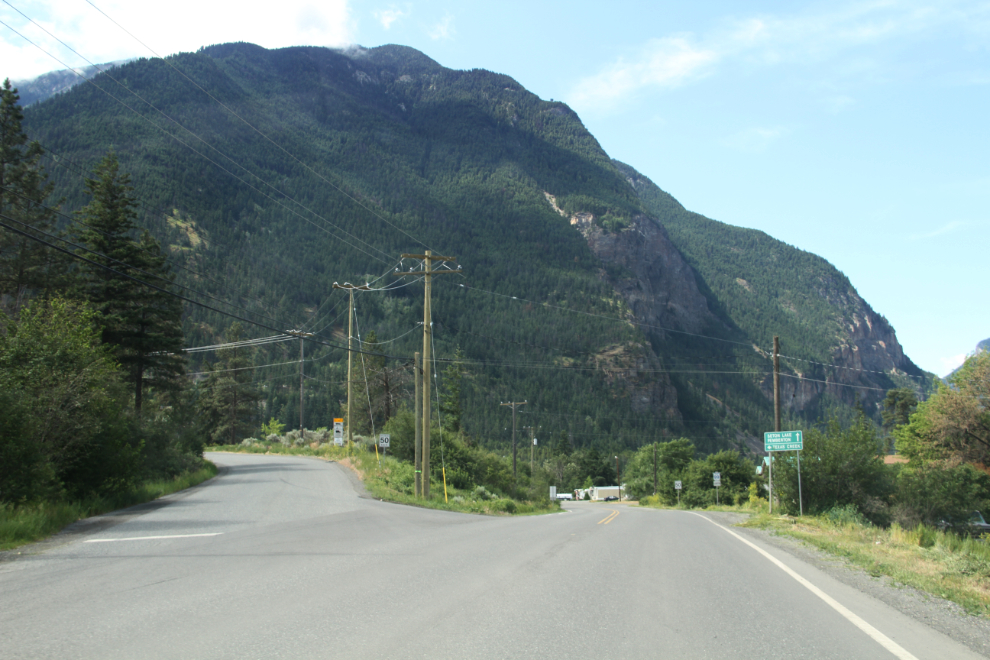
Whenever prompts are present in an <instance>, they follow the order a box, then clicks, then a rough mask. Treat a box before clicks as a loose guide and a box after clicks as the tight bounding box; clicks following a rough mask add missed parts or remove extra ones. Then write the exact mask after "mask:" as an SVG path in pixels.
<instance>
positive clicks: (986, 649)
mask: <svg viewBox="0 0 990 660" xmlns="http://www.w3.org/2000/svg"><path fill="white" fill-rule="evenodd" d="M704 515H706V516H708V517H709V518H711V519H712V520H714V521H716V522H718V523H721V524H723V525H726V526H727V527H732V528H733V530H734V531H735V532H736V533H738V534H741V535H743V536H749V537H753V538H756V539H759V540H761V541H763V542H764V543H766V544H768V545H772V546H774V547H776V548H780V549H781V550H784V551H785V552H788V553H790V554H791V555H794V556H795V557H797V558H798V559H800V560H802V561H805V562H807V563H808V564H811V565H812V566H814V567H815V568H817V569H818V570H820V571H822V572H824V573H827V574H828V575H829V576H830V577H832V578H834V579H835V580H838V581H839V582H842V583H844V584H846V585H848V586H850V587H853V588H854V589H858V590H859V591H861V592H863V593H865V594H867V595H869V596H871V597H873V598H876V599H877V600H879V601H881V602H883V603H884V604H886V605H888V606H889V607H892V608H894V609H896V610H898V611H899V612H901V613H902V614H904V615H906V616H909V617H911V618H913V619H915V620H916V621H919V622H921V623H924V624H925V625H927V626H929V627H930V628H933V629H934V630H937V631H939V632H941V633H942V634H944V635H946V636H947V637H950V638H952V639H954V640H955V641H957V642H959V643H960V644H963V645H965V646H967V647H969V648H970V649H971V650H972V651H973V652H974V653H979V654H980V655H982V656H984V657H987V658H990V619H985V618H983V617H979V616H974V615H971V614H969V613H967V612H966V611H965V610H964V609H963V608H962V607H960V606H959V605H956V604H955V603H953V602H950V601H947V600H944V599H942V598H938V597H937V596H933V595H931V594H927V593H925V592H923V591H919V590H917V589H915V588H913V587H908V586H904V585H901V584H898V583H897V582H895V581H893V580H892V579H890V578H889V577H886V576H881V577H873V576H871V575H869V574H868V573H866V572H865V571H863V570H861V569H859V568H858V567H856V566H853V565H851V564H850V563H849V562H847V561H846V560H844V559H843V558H841V557H836V556H834V555H830V554H828V553H826V552H824V551H822V550H820V549H818V548H815V547H813V546H810V545H808V544H806V543H805V542H803V541H800V540H798V539H795V538H792V537H790V536H784V535H779V534H775V533H774V532H772V531H769V530H763V529H755V528H752V527H736V526H735V525H737V524H738V523H741V522H743V521H745V520H746V519H747V518H748V517H749V516H748V515H747V514H742V513H731V512H722V511H706V512H705V513H704Z"/></svg>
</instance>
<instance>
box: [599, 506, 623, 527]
mask: <svg viewBox="0 0 990 660" xmlns="http://www.w3.org/2000/svg"><path fill="white" fill-rule="evenodd" d="M609 511H611V512H612V513H610V514H608V515H607V516H605V517H604V518H602V519H601V520H599V521H598V523H597V524H599V525H601V524H602V523H604V524H606V525H607V524H609V523H610V522H612V521H613V520H615V517H616V516H617V515H619V511H618V509H609Z"/></svg>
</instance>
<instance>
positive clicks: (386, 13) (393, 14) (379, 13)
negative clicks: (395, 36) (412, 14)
mask: <svg viewBox="0 0 990 660" xmlns="http://www.w3.org/2000/svg"><path fill="white" fill-rule="evenodd" d="M408 15H409V12H408V11H402V10H401V9H396V8H395V6H394V5H393V6H391V7H389V8H388V9H378V10H375V18H376V19H377V20H378V22H379V23H381V24H382V27H383V28H385V29H386V30H387V29H389V28H390V27H392V23H395V22H396V21H397V20H399V19H400V18H402V17H403V16H408Z"/></svg>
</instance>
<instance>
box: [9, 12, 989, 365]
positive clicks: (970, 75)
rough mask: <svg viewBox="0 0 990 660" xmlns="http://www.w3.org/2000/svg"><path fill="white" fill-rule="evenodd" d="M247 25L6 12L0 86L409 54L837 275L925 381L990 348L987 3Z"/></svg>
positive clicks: (306, 18) (378, 15) (262, 16)
mask: <svg viewBox="0 0 990 660" xmlns="http://www.w3.org/2000/svg"><path fill="white" fill-rule="evenodd" d="M232 6H233V5H231V4H230V3H229V2H216V1H214V0H197V1H196V2H192V1H191V0H172V1H170V2H169V3H167V4H162V3H138V2H133V0H131V1H124V0H92V1H90V0H51V1H48V2H38V1H35V0H0V21H2V24H0V77H10V78H11V79H14V80H17V79H28V78H32V77H34V76H37V75H40V74H42V73H45V72H47V71H51V70H55V69H62V68H66V67H67V66H69V67H77V66H84V65H86V64H88V63H89V62H92V63H102V62H109V61H113V60H119V59H127V58H131V57H153V56H155V54H157V55H168V54H172V53H176V52H180V51H193V50H196V49H197V48H199V47H200V46H204V45H210V44H216V43H224V42H228V41H248V42H252V43H256V44H258V45H261V46H264V47H267V48H279V47H284V46H297V45H316V46H331V47H342V46H348V45H354V44H358V45H361V46H365V47H373V46H379V45H382V44H388V43H395V44H402V45H406V46H412V47H413V48H416V49H418V50H420V51H422V52H423V53H425V54H427V55H428V56H430V57H431V58H433V59H434V60H436V61H437V62H439V63H440V64H442V65H444V66H446V67H449V68H453V69H473V68H481V69H488V70H490V71H496V72H498V73H504V74H506V75H509V76H511V77H513V78H514V79H516V80H517V81H518V82H519V83H520V84H522V85H523V86H525V87H526V88H527V89H528V90H529V91H531V92H533V93H534V94H537V95H538V96H540V97H541V98H544V99H554V100H557V101H564V102H566V103H568V104H569V105H570V106H571V107H572V108H573V109H574V110H575V111H576V112H577V113H578V115H579V116H580V117H581V119H582V121H583V122H584V124H585V126H586V127H587V128H588V129H589V130H590V131H591V133H592V134H593V135H594V136H595V137H596V138H597V139H598V141H599V142H600V144H601V145H602V147H603V148H604V149H605V151H606V152H607V153H608V154H609V155H610V156H612V157H613V158H616V159H618V160H621V161H623V162H625V163H627V164H629V165H632V166H633V167H634V168H636V169H637V170H638V171H640V172H641V173H642V174H644V175H646V176H648V177H649V178H650V179H652V180H653V182H654V183H656V184H657V185H658V186H660V187H661V188H662V189H664V190H666V191H667V192H669V193H670V194H671V195H673V196H674V197H675V198H677V199H678V200H679V201H680V202H681V203H682V204H683V205H684V206H685V207H687V208H688V209H690V210H692V211H695V212H698V213H701V214H703V215H706V216H708V217H710V218H713V219H715V220H720V221H722V222H726V223H729V224H733V225H739V226H743V227H751V228H754V229H759V230H762V231H764V232H766V233H768V234H770V235H771V236H774V237H775V238H778V239H780V240H782V241H785V242H787V243H789V244H791V245H794V246H796V247H798V248H801V249H803V250H807V251H810V252H814V253H816V254H819V255H821V256H823V257H824V258H826V259H828V260H829V261H830V262H832V263H833V264H834V265H835V266H836V267H838V268H839V269H840V270H841V271H842V272H844V273H845V274H846V275H847V276H848V277H849V279H850V281H851V282H852V284H853V286H855V287H856V289H857V291H858V292H859V294H860V296H861V297H862V298H864V299H865V300H866V301H867V302H868V303H870V305H871V306H872V307H873V309H874V310H875V311H876V312H877V313H879V314H882V315H883V316H885V317H886V318H887V320H888V321H890V323H891V324H892V325H893V327H894V329H895V330H896V332H897V336H898V339H899V340H900V342H901V344H902V346H903V348H904V351H905V353H906V354H907V355H908V356H909V357H910V358H911V359H913V360H914V361H915V363H916V364H918V366H920V367H922V368H923V369H926V370H928V371H932V372H935V373H936V374H939V375H945V374H947V373H948V372H950V371H951V370H952V369H953V368H955V367H956V366H958V365H959V364H960V363H961V362H962V360H963V359H964V357H965V356H966V355H967V354H968V353H971V352H972V351H973V350H974V349H975V347H976V344H977V342H979V341H980V340H982V339H986V338H988V337H990V305H988V304H987V299H986V298H985V297H984V296H985V295H986V287H987V283H988V282H990V259H987V253H988V247H990V240H988V239H990V121H988V118H990V1H982V2H980V1H969V0H944V1H943V0H877V1H874V2H845V1H844V0H830V1H828V2H806V1H801V0H792V1H789V2H756V1H749V0H732V1H724V2H723V1H719V0H707V1H706V2H691V3H689V2H667V1H665V0H651V1H642V2H640V1H635V0H633V1H621V0H620V1H619V2H615V3H603V2H600V1H598V2H588V1H585V0H568V1H553V0H544V1H543V2H532V1H529V2H518V1H516V0H501V1H500V2H486V3H479V2H464V1H461V2H455V1H453V0H422V1H421V0H415V1H412V2H397V3H390V2H377V1H374V0H321V1H320V2H319V3H316V2H307V1H305V0H280V2H278V3H267V2H265V3H261V2H257V3H255V2H252V1H251V0H246V1H245V2H241V3H239V4H237V5H236V7H237V9H236V11H231V7H232ZM28 17H29V18H30V19H32V20H33V22H34V23H33V24H32V22H31V21H30V20H28ZM42 28H43V29H42ZM15 30H16V32H15ZM44 30H47V33H46V32H45V31H44ZM18 33H19V34H18ZM25 37H26V38H27V39H30V40H31V41H33V42H34V43H35V44H37V46H41V48H43V49H44V51H47V52H48V53H51V54H53V55H55V56H56V57H57V58H58V60H56V59H52V57H51V56H50V55H49V54H46V52H43V51H42V50H40V49H39V48H37V47H36V46H34V45H31V44H29V43H28V42H27V41H26V40H25ZM56 38H57V39H58V40H61V41H62V42H64V43H65V44H67V45H68V46H71V47H72V49H74V50H75V51H77V52H78V54H75V53H73V52H71V51H70V50H69V49H68V48H66V46H64V45H62V44H60V43H59V42H58V41H57V40H56ZM84 58H85V59H84ZM86 60H88V61H89V62H87V61H86Z"/></svg>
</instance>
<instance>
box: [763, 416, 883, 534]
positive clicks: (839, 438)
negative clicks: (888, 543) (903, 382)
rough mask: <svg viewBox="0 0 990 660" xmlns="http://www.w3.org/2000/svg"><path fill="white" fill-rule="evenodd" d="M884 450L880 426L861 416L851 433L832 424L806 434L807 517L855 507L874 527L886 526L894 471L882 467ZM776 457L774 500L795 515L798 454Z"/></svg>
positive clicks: (803, 460)
mask: <svg viewBox="0 0 990 660" xmlns="http://www.w3.org/2000/svg"><path fill="white" fill-rule="evenodd" d="M883 446H884V444H883V441H882V439H881V438H880V436H879V434H878V432H877V429H876V427H875V426H874V425H873V424H872V422H870V421H869V420H868V419H867V418H866V415H865V414H864V413H863V412H862V411H860V412H859V415H858V417H857V418H856V420H855V421H854V422H853V423H852V425H851V426H849V427H848V428H842V427H841V426H840V424H839V422H838V421H837V420H835V419H833V420H831V421H829V422H828V423H827V424H826V425H825V428H824V429H823V430H819V429H808V430H807V431H805V432H804V451H802V452H801V486H802V492H803V497H804V512H805V513H810V514H821V513H824V512H826V511H828V510H830V509H832V508H833V507H836V506H839V507H842V506H845V505H847V504H852V505H854V506H855V507H856V508H857V509H858V510H859V511H860V513H862V514H863V515H865V516H866V517H867V518H868V519H869V520H870V521H871V522H873V523H875V524H886V523H887V522H888V521H889V507H888V503H889V500H890V497H891V495H892V493H893V490H894V481H893V478H892V473H891V471H890V470H888V469H887V468H886V466H885V465H884V464H883V458H882V453H881V452H882V449H883ZM776 456H777V458H776V460H775V461H774V467H773V481H774V497H777V498H779V499H780V503H781V505H782V507H783V508H784V510H786V511H787V512H788V513H797V512H798V510H799V503H798V472H797V461H796V458H795V454H794V453H793V452H786V453H783V452H782V453H778V454H776ZM775 509H776V507H775Z"/></svg>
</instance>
